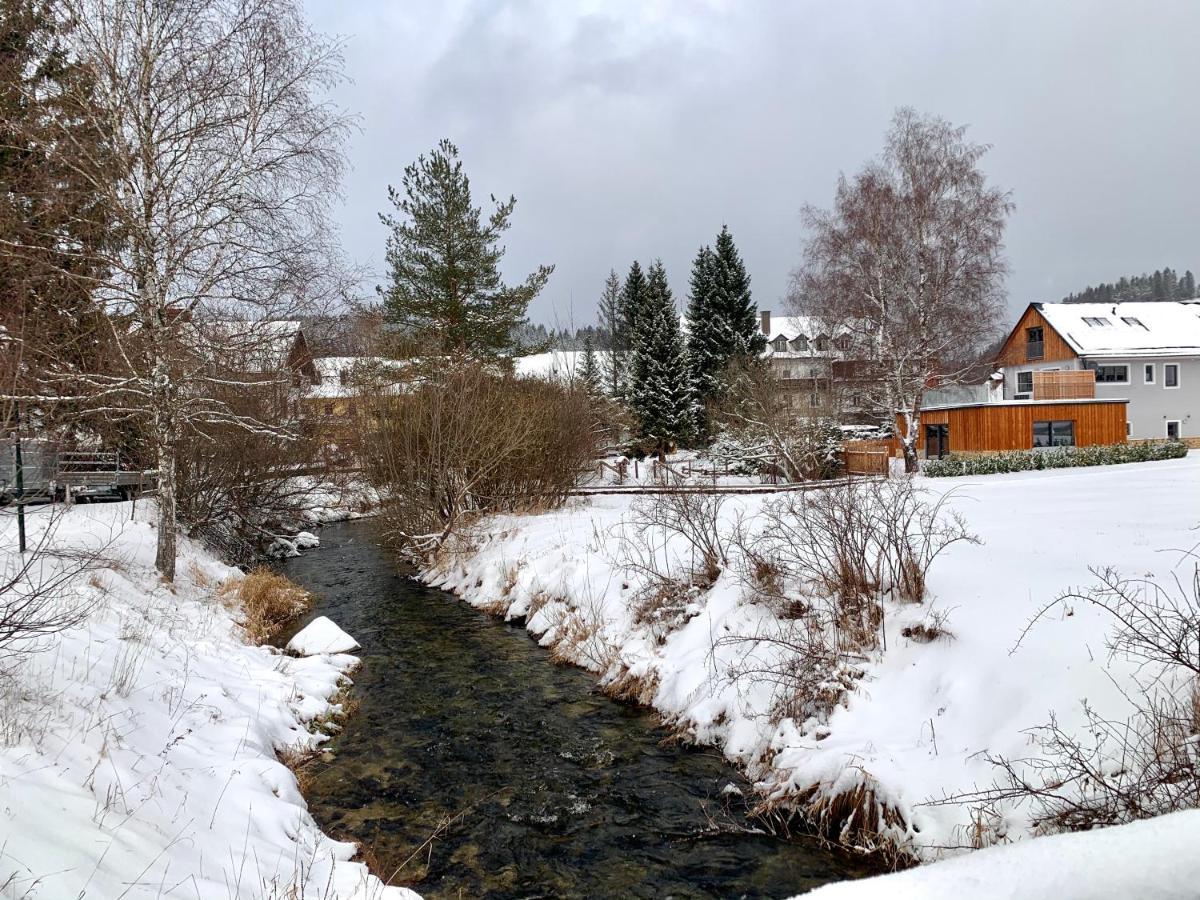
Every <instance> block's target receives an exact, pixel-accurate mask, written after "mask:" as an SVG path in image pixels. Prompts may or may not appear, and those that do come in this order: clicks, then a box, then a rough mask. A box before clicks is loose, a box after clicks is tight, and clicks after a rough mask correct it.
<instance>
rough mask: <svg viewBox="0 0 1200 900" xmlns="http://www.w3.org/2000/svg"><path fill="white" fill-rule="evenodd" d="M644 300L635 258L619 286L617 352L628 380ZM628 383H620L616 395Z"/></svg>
mask: <svg viewBox="0 0 1200 900" xmlns="http://www.w3.org/2000/svg"><path fill="white" fill-rule="evenodd" d="M645 301H646V276H645V275H644V274H643V273H642V267H641V265H640V264H639V263H638V261H637V260H636V259H635V260H634V261H633V264H632V265H631V266H630V267H629V274H628V275H626V276H625V283H624V284H623V285H622V286H621V303H620V326H619V330H618V333H619V334H620V335H622V341H621V343H622V344H623V349H621V350H618V351H617V352H618V353H619V354H620V356H621V370H622V376H621V377H622V379H623V381H624V382H628V381H629V378H630V373H629V367H630V365H631V361H632V356H633V335H634V332H635V330H636V327H637V317H638V312H639V311H640V310H641V308H642V306H643V305H644V304H645ZM628 389H629V385H628V383H623V384H622V385H621V393H620V394H619V395H618V396H622V397H623V396H625V395H626V394H627V393H628Z"/></svg>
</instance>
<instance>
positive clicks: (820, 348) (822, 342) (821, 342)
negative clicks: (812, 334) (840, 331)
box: [817, 337, 829, 353]
mask: <svg viewBox="0 0 1200 900" xmlns="http://www.w3.org/2000/svg"><path fill="white" fill-rule="evenodd" d="M828 348H829V338H825V337H819V338H817V352H818V353H824V352H825V351H826V350H827V349H828Z"/></svg>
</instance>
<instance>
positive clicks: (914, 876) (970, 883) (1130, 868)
mask: <svg viewBox="0 0 1200 900" xmlns="http://www.w3.org/2000/svg"><path fill="white" fill-rule="evenodd" d="M1197 846H1200V810H1188V811H1187V812H1178V813H1172V814H1171V815H1167V816H1160V817H1159V818H1157V819H1147V820H1145V821H1141V822H1132V823H1130V824H1128V825H1118V826H1116V827H1114V828H1101V829H1098V830H1096V831H1087V832H1082V833H1079V834H1057V835H1053V836H1050V837H1044V838H1038V839H1037V840H1035V841H1020V842H1018V843H1016V844H1012V845H1009V846H1004V847H991V848H989V849H987V850H980V851H978V852H977V853H972V854H970V855H969V856H957V857H954V858H953V859H948V860H946V861H944V862H938V863H932V864H930V865H927V866H921V867H920V868H916V869H909V870H908V871H905V872H896V873H893V874H891V875H880V876H878V877H876V878H867V879H864V880H862V881H843V882H839V883H837V884H828V885H825V886H824V887H821V888H818V889H817V890H815V891H812V892H811V893H808V894H805V895H804V896H805V898H809V897H811V898H813V900H868V898H870V900H875V898H878V897H887V898H889V900H910V898H911V900H960V898H963V897H973V898H976V900H1009V898H1012V900H1103V898H1109V897H1141V898H1143V900H1145V898H1156V900H1167V898H1172V900H1173V898H1181V900H1182V898H1184V897H1195V896H1196V891H1197V885H1200V854H1198V853H1196V847H1197Z"/></svg>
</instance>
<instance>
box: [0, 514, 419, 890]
mask: <svg viewBox="0 0 1200 900" xmlns="http://www.w3.org/2000/svg"><path fill="white" fill-rule="evenodd" d="M59 511H61V510H57V509H56V508H52V507H49V506H43V507H31V508H29V510H28V513H29V516H28V518H29V520H30V532H31V536H30V537H31V544H35V543H37V541H38V539H39V535H40V533H41V532H42V531H43V530H44V529H46V528H47V527H48V526H50V524H51V516H52V514H55V513H56V512H59ZM130 515H131V509H130V505H129V504H127V503H119V504H117V503H114V504H97V505H87V506H76V507H73V508H71V509H70V510H68V511H67V512H66V513H65V514H64V515H63V516H62V518H61V520H60V521H58V522H57V525H56V527H55V530H54V532H53V544H54V547H55V549H56V550H57V551H60V552H70V553H88V554H98V555H99V557H101V558H100V559H98V560H97V564H96V567H95V568H94V569H93V570H92V571H90V572H87V573H84V574H81V575H79V576H78V577H77V578H75V579H74V581H73V582H72V583H71V584H70V585H69V587H68V589H67V591H66V592H65V595H64V602H66V603H70V604H73V605H78V606H80V607H82V608H88V609H89V614H88V616H87V617H86V619H85V620H84V621H83V622H82V623H81V624H80V625H78V626H75V627H72V628H69V629H68V630H66V631H64V632H62V633H60V634H58V635H55V636H53V637H52V638H49V639H46V640H45V641H44V642H43V644H42V646H41V647H40V648H39V650H38V652H35V653H32V654H30V655H29V656H27V657H25V658H23V659H21V660H19V661H18V662H16V664H15V668H14V669H13V671H12V672H11V673H10V674H9V675H8V676H7V677H3V676H0V722H2V725H0V894H3V895H4V896H13V897H22V898H25V897H28V898H46V900H50V898H58V897H74V898H96V900H104V898H108V900H111V898H115V897H125V898H141V897H154V898H159V897H162V898H171V897H180V898H193V900H194V898H202V900H208V898H212V900H230V898H247V900H249V898H256V900H259V898H275V897H279V898H283V897H289V898H317V897H320V898H340V900H351V898H353V900H368V898H370V900H399V898H405V897H415V896H416V895H415V894H413V893H412V892H410V891H406V890H403V889H400V888H386V887H384V886H383V885H382V884H381V883H380V882H379V881H378V879H376V878H374V877H373V876H371V875H369V874H368V872H367V870H366V867H365V866H363V865H362V864H360V863H356V862H351V861H350V860H351V858H352V856H353V855H354V853H355V847H354V845H353V844H350V843H344V842H340V841H335V840H332V839H330V838H329V837H327V836H326V835H324V834H323V833H322V832H321V831H320V829H319V828H318V827H317V825H316V823H315V822H314V821H313V819H312V817H311V815H309V813H308V811H307V808H306V805H305V802H304V798H303V797H302V796H301V795H300V792H299V790H298V787H297V783H296V779H295V776H294V775H293V774H292V772H291V771H290V770H289V769H288V768H287V767H286V766H285V765H284V764H283V763H281V762H280V761H279V759H278V758H277V756H276V751H283V750H287V749H291V750H296V751H305V750H311V749H313V748H314V747H316V746H318V745H319V744H320V743H321V742H322V741H323V740H324V739H325V736H324V735H322V734H320V733H313V732H310V730H309V727H310V723H312V722H313V721H314V720H317V719H320V718H321V717H323V716H326V715H328V714H330V713H332V712H336V708H335V707H334V706H332V705H331V703H332V701H333V699H334V697H335V695H336V693H337V692H338V690H339V689H340V688H341V686H342V685H343V684H344V683H345V682H346V673H347V672H348V671H350V670H351V669H352V668H353V667H354V665H355V664H356V662H357V661H356V660H355V659H354V657H351V656H346V655H338V654H328V653H322V654H320V655H315V656H310V657H307V658H303V659H300V658H293V657H289V656H285V655H282V654H281V653H280V652H279V651H277V650H273V649H271V648H267V647H256V646H250V645H247V644H246V643H244V641H243V640H242V639H241V637H240V634H239V628H238V626H237V624H236V622H235V620H234V617H233V614H232V613H231V612H230V611H228V610H226V609H225V608H223V607H222V606H221V605H220V603H218V601H217V599H216V594H217V589H218V588H219V587H220V585H221V584H222V583H224V582H226V581H227V580H228V579H231V578H235V577H237V576H238V574H239V573H238V572H237V571H236V570H234V569H230V568H228V567H226V566H224V565H222V564H221V563H220V562H218V561H217V560H215V559H214V558H212V557H211V556H210V555H208V554H207V553H206V552H205V551H204V550H203V549H202V548H201V547H200V546H199V545H198V544H196V543H194V542H191V541H188V540H186V539H184V540H181V544H180V555H179V568H178V573H179V574H178V578H177V581H176V583H175V585H173V586H169V585H165V584H162V583H160V582H159V580H158V578H157V576H156V574H155V572H154V569H153V560H154V548H155V530H154V527H153V524H152V521H149V520H148V517H152V516H153V508H152V504H148V503H144V502H143V503H139V504H138V506H137V517H136V520H135V521H130ZM15 544H16V541H15V523H14V522H13V521H12V519H11V518H7V519H6V521H5V522H4V523H3V525H2V526H0V566H4V567H7V570H9V571H11V570H12V567H13V566H14V565H15V564H16V553H15ZM64 564H65V563H64V562H63V561H62V560H61V559H60V560H55V559H47V560H46V562H45V563H44V566H45V568H44V569H43V570H42V574H46V575H49V574H51V573H52V572H53V571H54V569H55V567H57V566H61V565H64ZM10 662H11V660H10Z"/></svg>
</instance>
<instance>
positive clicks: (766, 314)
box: [758, 309, 771, 337]
mask: <svg viewBox="0 0 1200 900" xmlns="http://www.w3.org/2000/svg"><path fill="white" fill-rule="evenodd" d="M758 315H759V319H760V320H761V322H762V333H763V334H765V335H766V336H767V337H770V336H771V311H770V310H769V309H764V310H762V311H761V312H760V313H759V314H758Z"/></svg>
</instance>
